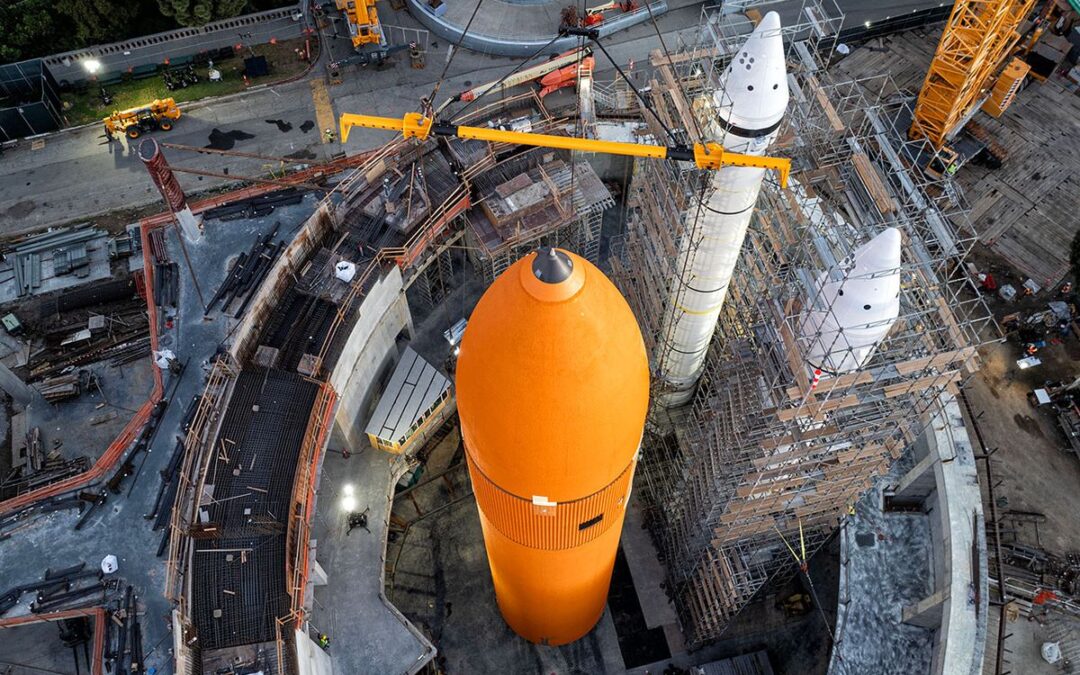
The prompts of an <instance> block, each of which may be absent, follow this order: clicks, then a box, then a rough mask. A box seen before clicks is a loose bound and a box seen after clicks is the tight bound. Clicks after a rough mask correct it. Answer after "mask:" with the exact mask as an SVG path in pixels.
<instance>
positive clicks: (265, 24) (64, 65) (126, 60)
mask: <svg viewBox="0 0 1080 675" xmlns="http://www.w3.org/2000/svg"><path fill="white" fill-rule="evenodd" d="M302 6H303V5H302V3H298V4H296V5H292V6H289V7H281V8H278V9H271V10H267V11H265V12H257V13H255V14H245V15H243V16H238V17H234V18H232V19H223V20H221V21H213V22H211V23H208V24H206V25H205V26H199V27H196V28H178V29H176V30H171V31H166V32H164V33H156V34H154V35H146V36H144V37H138V38H133V39H131V40H124V41H123V42H113V43H111V44H106V45H95V46H93V47H87V48H86V49H76V50H74V51H70V52H64V53H62V54H53V55H52V56H46V57H45V58H43V59H42V60H43V61H44V62H45V65H47V66H48V67H49V70H50V71H51V72H52V74H53V77H55V78H56V81H57V82H59V83H60V84H61V86H63V85H64V84H75V83H78V82H84V81H87V80H88V79H89V78H90V73H89V72H88V71H87V70H86V68H85V66H84V65H83V64H84V63H85V62H86V61H88V60H90V59H95V60H97V61H98V62H100V63H101V69H100V71H99V72H98V77H99V78H100V77H102V76H104V75H107V74H109V73H123V72H127V71H128V70H129V69H132V68H138V67H139V66H144V65H147V64H162V63H164V62H165V60H166V59H175V58H180V57H183V56H190V55H194V54H198V53H200V52H206V51H210V50H212V49H220V48H222V47H232V46H235V45H238V44H243V45H257V44H264V43H267V42H269V41H270V40H271V39H274V38H276V39H278V40H286V39H290V38H296V37H300V36H301V35H303V34H304V28H305V25H306V24H305V21H304V17H303V11H302Z"/></svg>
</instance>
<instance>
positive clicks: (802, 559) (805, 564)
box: [773, 518, 844, 663]
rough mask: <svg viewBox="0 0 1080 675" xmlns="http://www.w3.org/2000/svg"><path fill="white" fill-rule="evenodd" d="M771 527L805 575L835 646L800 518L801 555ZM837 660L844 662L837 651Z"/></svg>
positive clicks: (822, 621)
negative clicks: (813, 576) (807, 553)
mask: <svg viewBox="0 0 1080 675" xmlns="http://www.w3.org/2000/svg"><path fill="white" fill-rule="evenodd" d="M773 529H774V530H776V534H777V535H779V537H780V541H782V542H784V546H786V547H787V550H788V551H790V552H791V557H793V558H795V562H797V563H798V564H799V571H800V572H802V574H803V576H804V577H806V584H807V587H808V588H809V589H810V597H811V598H812V600H813V602H814V606H815V607H817V610H818V614H819V615H820V616H821V623H822V624H824V626H825V631H826V632H827V633H828V634H829V641H830V642H832V644H833V646H834V647H835V645H836V636H835V635H834V634H833V630H832V626H830V625H829V618H828V617H827V616H825V608H824V607H822V606H821V601H820V600H818V594H817V589H816V588H814V580H813V579H811V578H810V561H809V559H808V558H807V557H806V538H805V537H804V536H803V524H802V518H800V519H799V548H800V551H801V553H802V555H801V556H800V555H799V553H796V552H795V549H794V548H792V546H791V544H790V543H788V540H787V538H786V537H785V536H784V533H783V532H781V531H780V528H778V527H777V526H776V525H773ZM837 661H838V662H840V663H843V662H844V659H843V657H841V656H840V655H839V653H837Z"/></svg>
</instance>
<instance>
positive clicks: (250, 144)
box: [0, 0, 932, 236]
mask: <svg viewBox="0 0 1080 675" xmlns="http://www.w3.org/2000/svg"><path fill="white" fill-rule="evenodd" d="M670 4H671V7H672V9H671V11H669V12H668V13H667V14H665V15H664V16H661V17H659V18H658V25H659V27H660V29H661V31H662V32H663V33H664V34H665V40H666V41H668V44H669V46H673V45H674V43H675V35H676V34H677V33H678V32H679V31H684V30H686V31H692V30H693V28H694V27H695V26H697V25H698V21H699V18H700V13H701V9H700V8H701V4H700V3H699V2H694V1H692V0H683V1H682V2H679V1H678V0H676V1H674V2H672V3H670ZM843 4H844V5H847V6H848V7H846V9H847V10H849V11H850V12H851V15H850V18H849V21H848V23H849V25H850V24H852V22H853V21H859V20H866V19H865V18H864V17H870V18H872V19H875V20H876V18H884V16H890V15H891V16H895V14H894V12H900V11H904V12H906V11H909V8H925V7H927V6H928V5H929V6H932V3H925V2H910V1H904V2H890V3H887V4H886V3H881V4H880V6H879V7H877V8H874V7H871V8H869V9H868V8H867V7H866V6H864V5H861V4H860V3H857V2H855V1H854V0H844V2H843ZM383 16H384V17H386V18H385V21H386V22H387V23H390V24H394V25H403V26H413V27H416V26H419V24H417V23H416V22H415V21H413V20H412V19H411V17H409V16H408V15H407V14H405V13H403V12H393V11H392V10H389V8H387V9H386V11H385V12H384V13H383ZM658 46H659V43H658V40H657V38H656V36H655V33H654V30H653V28H652V26H651V24H645V25H641V26H635V27H634V28H631V29H629V30H627V31H624V32H622V33H619V34H617V35H616V36H613V38H612V39H611V40H610V41H609V43H608V49H609V51H610V52H611V53H612V55H613V56H614V57H615V58H616V59H617V60H619V61H621V62H622V63H626V62H627V61H628V60H630V59H635V60H638V61H639V62H640V61H641V60H642V59H643V58H644V55H645V54H647V53H648V52H649V50H652V49H655V48H657V47H658ZM446 53H447V45H446V44H445V43H440V42H438V41H436V42H434V43H433V44H432V45H431V49H430V51H429V54H428V63H427V68H426V69H423V70H414V69H411V68H409V67H407V65H406V62H405V59H404V58H403V57H401V56H398V57H397V58H396V60H397V64H396V65H393V66H390V67H387V68H386V69H384V70H381V71H379V70H375V69H373V68H368V69H362V68H359V67H356V66H352V67H350V68H349V69H347V70H346V73H345V83H344V84H342V85H339V86H333V87H330V88H329V91H330V96H331V99H332V103H333V107H334V109H335V112H338V113H340V112H343V111H354V112H366V113H369V114H382V115H399V114H401V113H403V112H406V111H409V110H415V109H417V107H418V101H419V100H420V98H421V97H422V96H426V95H428V94H429V93H430V92H431V88H432V86H433V83H434V82H435V81H436V80H437V79H438V77H439V74H440V73H441V71H442V69H443V66H444V64H445V62H446ZM516 63H517V62H516V60H513V59H505V58H501V57H492V56H485V55H480V54H475V53H471V52H466V51H462V52H460V53H459V54H458V55H457V56H456V57H455V59H454V61H453V64H452V67H451V69H450V71H449V72H448V74H447V79H446V81H445V82H444V84H443V85H442V89H441V93H442V95H445V94H447V93H449V92H456V91H459V90H461V89H465V88H467V86H468V85H467V83H473V84H478V83H481V82H487V81H491V80H494V79H497V78H498V77H499V76H501V74H502V73H503V72H505V71H506V70H507V69H509V68H511V67H513V66H514V65H516ZM607 67H608V66H607V64H606V63H604V62H603V59H600V61H599V62H598V70H599V71H601V72H600V73H598V77H599V78H600V79H603V77H604V73H603V72H602V71H604V70H605V69H606V68H607ZM322 72H323V70H322V69H321V68H319V67H317V68H316V69H315V70H314V71H313V73H312V75H311V76H310V77H309V79H308V80H301V81H297V82H293V83H289V84H285V85H281V86H277V87H272V88H269V89H263V90H258V91H253V92H249V93H247V94H246V95H240V96H235V97H231V98H226V99H220V100H216V101H213V102H211V103H208V104H201V105H200V104H195V105H193V106H191V107H188V108H186V109H185V115H184V117H183V118H182V119H181V120H180V121H179V122H178V123H177V125H176V127H175V128H174V130H173V131H171V132H169V133H168V134H160V135H159V138H162V139H167V140H169V141H172V142H176V143H183V144H188V145H196V146H206V145H209V144H212V143H216V145H217V146H219V147H223V148H231V149H235V150H241V151H246V152H252V153H258V154H264V155H271V156H286V155H293V154H294V153H297V154H296V155H295V156H299V157H305V158H309V159H324V158H327V157H328V156H329V155H330V154H332V153H334V152H340V151H342V150H343V148H342V147H341V146H340V145H338V144H336V143H335V144H330V145H326V144H323V142H322V138H321V134H320V130H319V126H318V122H319V116H318V115H317V114H316V106H315V104H314V102H313V96H312V86H311V82H310V81H309V80H310V79H315V78H319V77H321V74H322ZM442 95H440V97H439V98H440V100H441V98H442ZM323 118H326V115H325V113H324V115H323ZM277 121H280V122H282V124H280V125H279V124H278V122H277ZM308 127H310V128H309V130H308V131H307V132H306V133H305V132H304V131H303V130H302V129H304V128H308ZM388 138H389V136H388V135H387V134H385V133H382V132H372V131H358V132H356V134H355V135H354V136H353V137H352V138H351V139H350V143H349V147H348V148H347V150H348V152H350V153H354V152H359V151H360V150H363V149H366V148H369V147H372V146H375V145H378V144H380V143H382V142H384V141H385V140H388ZM101 143H102V136H101V129H100V128H99V127H97V126H96V125H95V126H92V127H89V128H85V129H80V130H73V131H68V132H64V133H60V134H56V135H53V136H50V137H47V138H46V139H44V144H43V147H40V148H39V149H33V145H32V144H30V143H25V142H24V143H21V144H20V145H19V146H18V147H16V148H14V149H10V150H8V151H6V152H5V153H4V156H3V160H4V161H3V162H0V236H10V235H12V234H15V233H18V232H22V231H28V230H33V229H38V228H42V227H45V226H49V225H56V224H59V223H64V222H70V221H77V220H81V219H90V218H91V217H93V216H97V215H101V214H103V213H106V212H109V211H113V210H115V209H119V208H128V207H137V206H145V205H147V204H150V203H153V202H155V201H158V200H159V199H160V198H159V196H158V195H157V193H156V191H155V190H154V188H153V186H152V185H151V183H150V181H149V179H148V178H147V175H146V173H145V170H144V169H143V167H142V164H141V162H140V161H139V159H138V157H137V156H136V155H135V154H134V148H133V147H130V146H129V145H128V144H127V142H126V140H125V141H124V142H121V143H114V144H112V145H102V144H101ZM167 156H168V157H169V160H170V162H172V163H173V164H174V165H175V166H179V167H185V166H187V167H192V168H201V169H205V170H210V171H217V172H226V171H227V172H228V173H230V174H233V175H244V174H258V173H263V172H265V171H266V170H268V169H269V168H270V167H268V166H265V163H264V162H262V161H259V160H249V159H239V158H226V157H215V156H206V155H194V154H191V153H181V152H177V151H170V152H168V153H167ZM219 183H220V181H217V180H216V179H210V178H198V177H194V176H190V175H184V176H181V184H182V185H183V186H184V187H185V189H187V190H189V191H199V190H202V189H205V188H208V187H211V186H213V185H215V184H219Z"/></svg>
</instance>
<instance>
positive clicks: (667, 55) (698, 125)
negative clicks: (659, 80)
mask: <svg viewBox="0 0 1080 675" xmlns="http://www.w3.org/2000/svg"><path fill="white" fill-rule="evenodd" d="M645 9H646V11H648V12H649V21H650V23H652V27H653V31H654V32H655V33H656V39H658V40H659V41H660V48H661V49H662V50H664V58H666V59H667V61H668V65H669V66H670V67H671V69H672V71H674V70H675V62H674V61H673V59H672V58H671V52H669V51H668V48H667V42H666V41H665V40H664V36H663V34H661V33H660V26H658V25H657V23H656V16H654V15H653V11H652V3H651V1H650V0H645ZM673 75H675V78H674V79H675V86H677V87H678V88H679V94H680V95H681V96H682V97H683V100H684V101H686V102H687V103H688V104H690V121H691V122H693V123H694V131H695V132H697V138H696V139H693V138H692V139H690V140H691V141H696V142H698V143H704V142H705V134H704V133H702V131H701V123H700V122H698V116H697V115H695V114H694V110H693V104H691V102H690V97H689V96H687V95H686V89H685V88H683V81H682V78H681V77H679V74H678V73H677V72H674V73H673Z"/></svg>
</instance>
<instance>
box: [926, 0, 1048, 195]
mask: <svg viewBox="0 0 1080 675" xmlns="http://www.w3.org/2000/svg"><path fill="white" fill-rule="evenodd" d="M1034 4H1035V0H957V2H956V4H955V5H954V6H953V11H952V14H950V15H949V21H948V24H946V26H945V30H944V32H943V33H942V35H941V41H940V42H939V43H938V47H937V52H935V54H934V59H933V61H931V62H930V67H929V69H928V70H927V72H926V80H925V81H924V82H923V87H922V90H921V91H920V92H919V99H918V102H917V103H916V104H915V111H914V117H913V119H912V122H911V129H910V130H909V131H908V136H909V137H910V138H912V139H913V140H917V139H920V138H925V139H926V140H927V141H929V142H930V144H931V145H932V146H933V148H934V150H935V155H934V157H933V158H931V159H930V161H929V162H928V163H927V166H926V170H927V172H928V173H930V174H931V175H935V176H938V177H940V176H942V175H952V174H954V173H956V171H957V169H959V168H960V166H962V165H963V164H964V163H965V162H966V161H968V160H970V159H972V158H973V157H975V156H976V155H978V154H979V153H980V152H982V151H983V150H985V149H986V147H987V145H986V143H985V142H983V141H982V140H981V139H978V138H976V137H975V136H972V135H967V136H962V135H961V132H962V131H963V129H964V126H965V125H966V124H967V123H968V122H969V121H970V120H971V118H972V116H973V115H974V114H975V113H976V112H977V111H978V110H979V108H980V107H981V106H982V105H983V103H984V102H985V101H986V100H987V99H988V98H989V97H990V95H991V93H992V91H993V89H994V84H995V82H996V79H997V76H998V72H999V70H1000V69H1001V66H1002V65H1003V64H1004V62H1005V59H1006V58H1007V57H1008V56H1009V55H1010V54H1011V53H1012V51H1013V48H1014V47H1015V46H1016V44H1017V42H1019V40H1020V35H1019V34H1018V33H1017V32H1016V29H1017V27H1018V26H1019V25H1020V22H1021V21H1023V19H1024V17H1026V16H1027V15H1028V14H1029V13H1030V12H1031V9H1032V7H1033V6H1034ZM1010 88H1012V83H1010ZM1015 88H1016V89H1018V88H1019V85H1018V84H1017V85H1015ZM1003 93H1007V92H1003ZM1013 93H1015V89H1014V91H1013ZM1005 98H1007V99H1008V101H1011V100H1012V98H1011V97H1009V96H1004V97H1003V98H1002V100H1003V101H1004V99H1005ZM1002 110H1003V108H1002Z"/></svg>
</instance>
